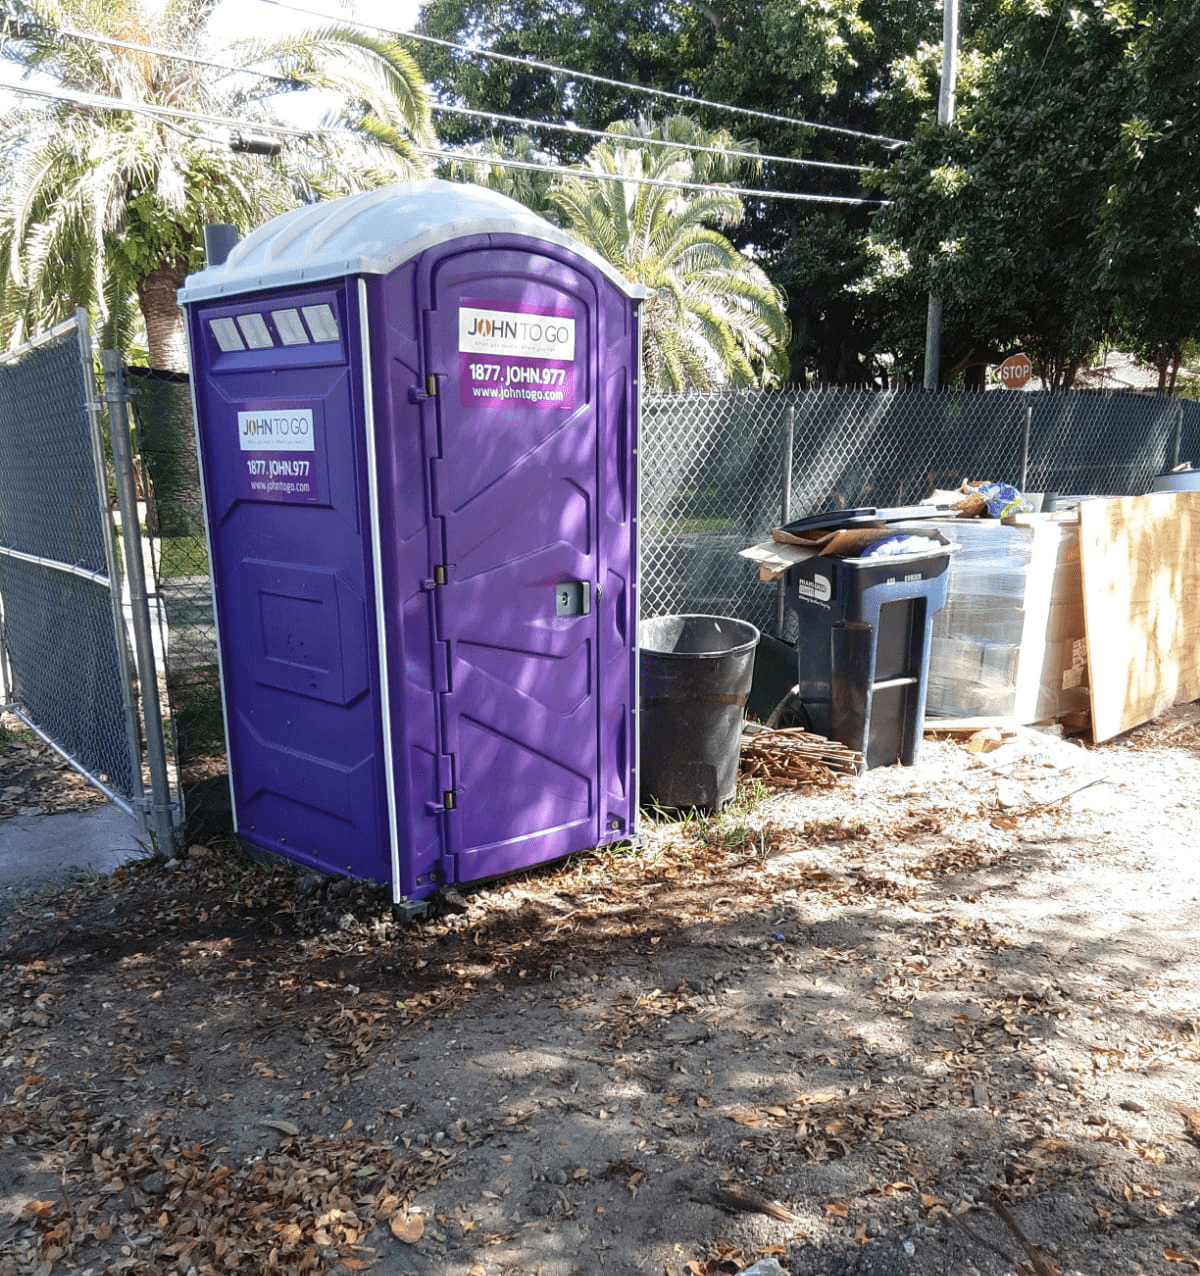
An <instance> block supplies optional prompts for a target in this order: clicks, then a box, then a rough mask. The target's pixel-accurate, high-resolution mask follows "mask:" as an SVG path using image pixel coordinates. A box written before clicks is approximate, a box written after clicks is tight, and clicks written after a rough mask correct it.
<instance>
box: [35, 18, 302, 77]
mask: <svg viewBox="0 0 1200 1276" xmlns="http://www.w3.org/2000/svg"><path fill="white" fill-rule="evenodd" d="M56 32H57V34H58V35H65V36H68V37H70V38H71V39H72V40H86V41H88V42H89V43H91V44H104V45H108V46H109V47H110V48H113V49H128V50H129V52H131V53H149V54H150V55H151V56H152V57H158V58H172V59H173V60H175V61H177V62H190V63H191V64H192V65H193V66H207V67H212V68H213V70H215V71H230V72H232V73H233V74H234V75H254V76H258V77H259V78H261V79H264V80H275V81H277V82H278V83H280V84H287V85H290V86H291V87H292V88H304V87H305V85H304V83H303V81H301V80H296V79H293V78H292V77H291V76H288V75H277V74H276V73H275V72H274V71H256V70H254V69H253V68H252V67H244V66H232V65H231V64H230V63H228V62H213V61H211V60H210V59H208V58H198V57H196V56H195V54H192V53H183V52H181V51H180V50H179V49H161V48H158V47H156V46H155V45H152V44H136V43H134V42H133V41H132V40H114V39H112V38H111V37H109V36H106V35H97V34H96V33H95V32H93V31H76V30H75V29H74V28H73V27H58V28H56Z"/></svg>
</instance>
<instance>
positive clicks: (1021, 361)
mask: <svg viewBox="0 0 1200 1276" xmlns="http://www.w3.org/2000/svg"><path fill="white" fill-rule="evenodd" d="M1032 373H1033V364H1032V363H1030V362H1029V356H1028V355H1027V354H1010V355H1009V356H1008V358H1007V359H1005V360H1004V362H1003V363H1002V364H1001V365H1000V385H1001V386H1002V388H1003V389H1005V390H1019V389H1020V388H1021V387H1022V386H1023V385H1024V384H1025V383H1026V382H1027V381H1028V380H1029V378H1030V376H1031V375H1032Z"/></svg>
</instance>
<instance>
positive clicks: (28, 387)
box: [0, 312, 143, 814]
mask: <svg viewBox="0 0 1200 1276" xmlns="http://www.w3.org/2000/svg"><path fill="white" fill-rule="evenodd" d="M0 453H2V455H3V464H2V465H0V596H2V597H3V600H4V601H3V631H2V637H3V645H4V649H5V656H6V663H7V665H8V671H9V677H10V679H11V685H10V686H9V688H8V696H9V698H10V699H9V704H8V708H10V709H11V710H12V711H13V712H16V713H17V714H18V715H19V716H20V717H21V718H22V719H23V720H24V721H25V722H26V723H27V724H28V725H29V726H30V727H32V728H33V729H34V730H36V731H37V732H38V733H39V734H40V735H41V736H43V738H44V739H46V740H47V741H48V742H49V743H50V744H52V745H53V746H54V747H55V748H56V749H58V750H59V751H60V752H61V753H62V754H63V755H64V756H66V757H67V758H68V759H69V760H70V761H72V762H73V763H74V764H75V765H76V766H77V767H78V768H79V769H80V770H81V771H82V772H83V773H84V774H86V775H87V776H88V777H89V778H90V779H91V780H92V781H93V782H94V783H96V785H97V787H99V788H100V789H101V790H102V791H104V792H105V793H106V794H107V795H108V796H109V797H110V798H111V799H112V800H113V801H116V802H118V803H119V804H120V805H122V806H124V807H125V808H126V809H127V810H129V811H130V812H132V813H134V814H139V813H140V804H141V800H142V796H143V784H142V765H141V747H140V743H139V735H138V727H137V721H136V716H135V713H134V706H133V699H132V694H131V687H132V683H131V676H130V664H129V654H128V647H127V644H126V640H125V628H124V622H123V617H122V609H121V597H120V582H119V577H118V571H117V565H116V551H115V544H114V540H113V534H112V523H111V518H110V516H109V512H108V511H109V500H108V489H107V485H106V483H105V481H104V478H103V476H104V473H105V468H104V452H103V448H102V443H101V435H100V411H99V403H98V400H97V396H96V391H95V384H94V381H93V377H92V352H91V342H90V339H89V336H88V328H87V319H86V316H85V315H83V314H82V312H80V313H79V314H77V315H76V317H75V318H74V319H72V320H70V321H69V322H67V323H65V324H62V325H61V326H60V327H58V328H56V329H54V331H53V332H51V333H48V334H46V336H45V337H43V338H40V339H38V340H37V341H34V342H31V343H29V344H28V345H26V346H24V347H22V348H21V349H20V350H18V351H16V352H14V353H13V354H12V355H8V356H5V357H4V358H3V359H2V360H0Z"/></svg>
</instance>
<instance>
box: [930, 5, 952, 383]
mask: <svg viewBox="0 0 1200 1276" xmlns="http://www.w3.org/2000/svg"><path fill="white" fill-rule="evenodd" d="M957 77H958V0H942V91H941V93H940V94H939V95H938V123H939V124H949V123H950V121H951V120H952V119H953V118H954V82H955V80H956V79H957ZM941 366H942V299H941V298H940V297H935V296H934V295H933V294H932V293H930V294H929V313H928V315H927V316H926V319H925V389H926V390H936V389H937V388H938V373H939V371H940V370H941Z"/></svg>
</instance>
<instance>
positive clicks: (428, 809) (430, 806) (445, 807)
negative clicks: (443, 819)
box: [425, 789, 455, 815]
mask: <svg viewBox="0 0 1200 1276" xmlns="http://www.w3.org/2000/svg"><path fill="white" fill-rule="evenodd" d="M454 796H455V795H454V790H453V789H447V790H446V791H445V792H444V793H443V794H442V800H441V801H440V802H426V803H425V814H426V815H441V814H442V813H443V812H444V811H453V810H454Z"/></svg>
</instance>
